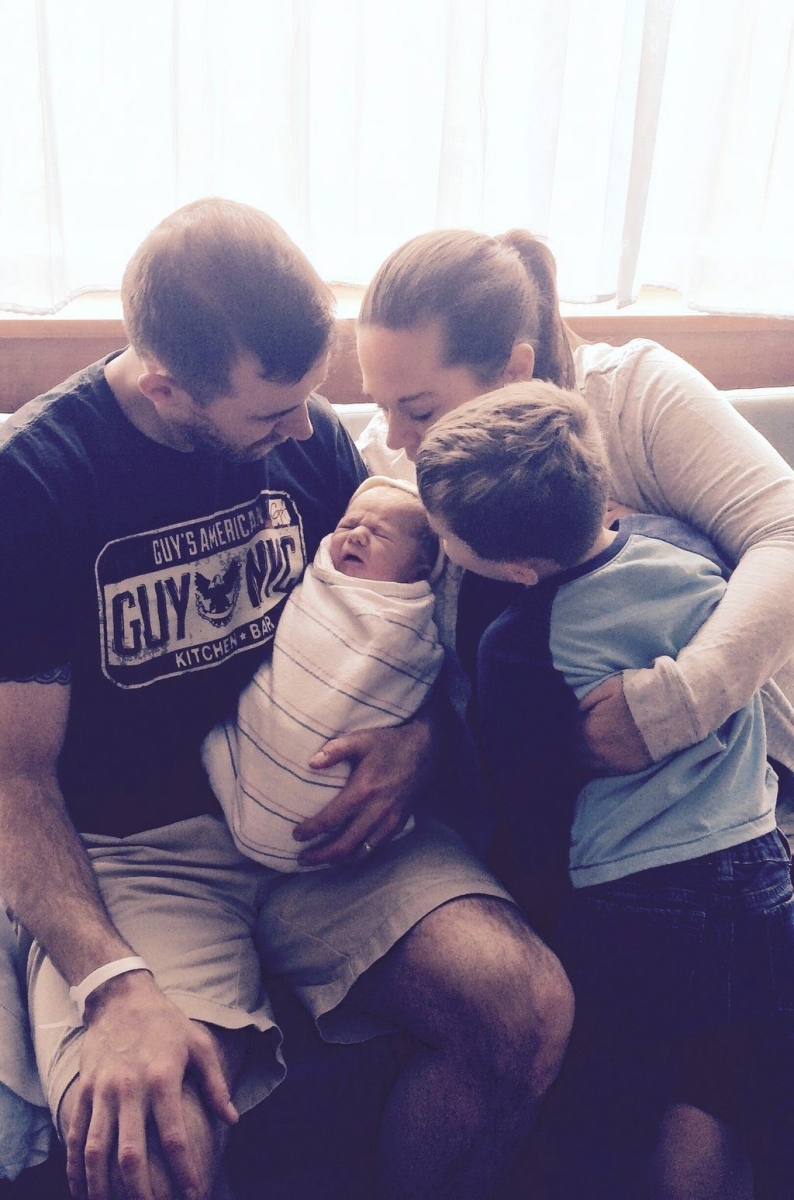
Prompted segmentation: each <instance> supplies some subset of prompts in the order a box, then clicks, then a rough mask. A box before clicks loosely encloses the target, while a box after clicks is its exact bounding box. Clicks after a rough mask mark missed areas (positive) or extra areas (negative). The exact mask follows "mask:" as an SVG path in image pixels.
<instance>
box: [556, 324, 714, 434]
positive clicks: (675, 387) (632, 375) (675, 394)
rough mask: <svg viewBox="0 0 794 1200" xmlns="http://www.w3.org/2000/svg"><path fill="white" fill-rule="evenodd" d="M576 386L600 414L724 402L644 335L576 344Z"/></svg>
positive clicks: (645, 413) (650, 413)
mask: <svg viewBox="0 0 794 1200" xmlns="http://www.w3.org/2000/svg"><path fill="white" fill-rule="evenodd" d="M574 363H575V367H576V383H577V387H578V388H579V391H580V392H581V393H582V395H583V396H584V397H585V398H586V399H587V400H588V402H589V403H590V404H591V405H592V406H593V408H594V409H595V410H596V411H597V412H599V413H600V415H601V416H602V418H603V417H607V415H608V414H609V415H611V416H612V417H615V416H618V415H619V416H620V417H621V418H622V419H624V420H625V419H628V418H630V415H631V413H634V414H635V416H637V417H639V418H641V419H642V420H649V419H652V418H655V417H658V416H660V415H662V414H664V413H665V412H667V411H671V409H673V408H676V407H678V406H679V405H683V407H684V408H685V409H687V410H692V409H694V408H695V407H696V406H698V405H700V404H701V403H705V404H706V406H707V407H708V408H709V409H710V408H711V407H712V406H713V405H714V403H715V402H719V403H720V404H721V406H723V407H724V404H723V402H722V398H721V396H720V393H719V392H718V391H717V389H716V388H715V387H714V385H713V384H712V383H710V382H709V380H708V379H706V377H705V376H704V375H702V374H701V373H700V372H699V371H698V370H697V369H696V368H695V367H693V366H692V365H691V364H690V363H688V362H685V360H684V359H683V358H679V356H678V355H677V354H674V353H673V352H672V350H668V349H666V347H664V346H660V345H659V343H658V342H653V341H650V340H648V339H646V338H633V339H632V340H631V341H630V342H626V343H625V344H624V345H622V346H612V345H609V344H607V343H604V342H596V343H590V344H582V345H580V346H578V347H577V348H576V350H575V351H574Z"/></svg>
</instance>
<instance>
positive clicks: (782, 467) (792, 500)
mask: <svg viewBox="0 0 794 1200" xmlns="http://www.w3.org/2000/svg"><path fill="white" fill-rule="evenodd" d="M593 349H596V348H593ZM584 385H585V386H584V390H585V395H586V396H588V399H592V401H593V403H594V406H595V407H596V409H597V411H598V413H599V418H600V420H601V422H602V428H603V430H604V432H605V435H606V440H607V448H608V453H609V458H610V465H611V467H612V471H613V483H614V491H615V498H616V499H617V500H619V501H621V502H623V503H625V504H628V505H629V506H632V507H635V508H641V509H644V510H645V511H650V512H658V513H664V514H669V515H673V516H677V517H679V518H680V519H682V520H684V521H688V522H690V524H692V525H694V526H696V527H697V528H698V529H700V530H702V532H703V533H705V534H706V536H707V537H709V538H710V539H711V540H712V541H713V542H714V543H715V545H716V546H717V548H718V549H719V550H720V551H721V553H722V554H723V555H724V557H725V558H726V559H728V561H730V562H733V563H736V567H735V570H734V572H733V575H732V577H731V580H730V583H729V586H728V589H727V591H726V594H725V597H724V598H723V600H722V602H721V603H720V604H719V605H718V607H717V608H716V610H715V611H714V613H713V615H712V616H711V617H710V618H709V620H708V621H707V622H706V623H705V625H704V626H703V627H702V629H701V630H700V631H699V633H698V634H697V635H696V637H695V638H694V639H693V640H692V642H691V643H690V644H689V645H688V646H686V647H685V648H684V649H683V650H682V651H681V652H680V654H679V655H678V658H677V659H676V660H675V661H674V660H673V659H669V658H661V659H658V660H657V661H656V663H655V664H654V666H653V667H652V668H649V669H646V670H637V671H627V672H625V674H624V675H623V694H624V696H625V701H626V704H627V705H628V709H629V711H630V713H631V716H632V718H633V720H634V723H635V725H636V729H637V730H638V731H639V733H640V735H641V738H642V741H643V742H644V744H645V746H646V747H647V750H648V752H649V754H650V756H651V758H652V759H654V760H657V761H658V760H659V759H661V758H663V757H665V756H666V755H667V754H670V753H673V752H675V751H677V750H680V749H682V748H684V747H685V746H688V745H692V744H694V743H695V742H697V741H700V740H701V739H702V738H703V737H705V736H706V734H707V733H709V732H711V731H712V730H714V729H717V728H718V727H719V726H720V725H721V724H722V723H723V721H725V720H726V719H727V718H728V717H729V716H730V715H731V713H733V712H736V711H737V709H739V708H741V707H742V706H743V705H744V704H746V703H747V702H748V700H749V699H750V697H751V696H752V694H753V693H754V692H755V691H757V690H758V689H759V688H760V687H761V686H762V685H763V684H764V683H766V681H767V680H768V679H769V678H770V677H771V676H772V675H773V674H774V673H775V672H776V671H777V670H778V669H779V668H780V667H781V666H783V665H784V664H785V663H787V662H788V661H789V659H791V658H792V656H793V655H794V603H793V602H792V598H793V597H794V472H792V471H791V470H790V468H789V467H788V466H787V465H786V463H785V462H784V461H783V459H782V458H781V457H780V456H779V455H778V454H777V453H776V452H775V451H774V450H773V449H772V447H771V446H770V445H769V444H768V442H766V441H765V439H764V438H762V437H761V435H760V434H758V433H757V432H756V431H755V430H754V429H753V428H752V427H751V426H750V425H749V424H748V423H747V422H746V421H744V420H743V419H742V418H741V417H740V416H739V415H738V414H737V413H736V412H735V411H734V410H733V408H732V407H731V405H730V404H729V403H728V402H727V401H726V400H725V399H724V397H722V396H720V394H719V393H718V392H717V391H716V390H715V389H714V388H713V387H712V386H711V384H710V383H708V381H707V380H705V379H704V378H703V376H701V375H700V374H699V373H698V372H697V371H695V370H694V368H692V367H690V366H689V365H688V364H686V363H684V362H683V361H682V360H681V359H678V358H677V357H676V356H675V355H672V354H670V353H669V352H668V351H665V350H663V349H662V348H661V347H659V346H655V345H653V344H651V343H643V344H634V347H633V348H632V347H628V348H626V355H625V359H624V361H623V362H622V364H621V365H620V367H618V369H616V370H614V371H613V372H611V373H609V372H606V371H603V370H599V371H598V372H593V373H592V375H591V374H586V375H585V378H584ZM594 697H595V693H593V694H591V697H590V700H591V703H592V701H593V699H594ZM585 735H586V736H587V729H586V727H585Z"/></svg>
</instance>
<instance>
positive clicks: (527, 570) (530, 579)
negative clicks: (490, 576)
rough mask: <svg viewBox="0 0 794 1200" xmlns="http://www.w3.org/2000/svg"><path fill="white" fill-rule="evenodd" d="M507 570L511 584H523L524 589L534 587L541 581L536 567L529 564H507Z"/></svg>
mask: <svg viewBox="0 0 794 1200" xmlns="http://www.w3.org/2000/svg"><path fill="white" fill-rule="evenodd" d="M505 569H506V571H507V574H508V576H509V578H510V581H511V583H521V584H523V585H524V587H534V586H535V584H536V583H537V582H538V580H539V579H540V576H539V575H538V573H537V571H536V570H535V568H534V566H533V565H532V563H529V562H511V563H505Z"/></svg>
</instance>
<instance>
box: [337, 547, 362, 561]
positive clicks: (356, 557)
mask: <svg viewBox="0 0 794 1200" xmlns="http://www.w3.org/2000/svg"><path fill="white" fill-rule="evenodd" d="M342 562H357V563H362V564H363V562H364V559H363V558H361V556H360V555H359V554H353V552H352V551H351V550H348V552H347V554H344V555H343V556H342Z"/></svg>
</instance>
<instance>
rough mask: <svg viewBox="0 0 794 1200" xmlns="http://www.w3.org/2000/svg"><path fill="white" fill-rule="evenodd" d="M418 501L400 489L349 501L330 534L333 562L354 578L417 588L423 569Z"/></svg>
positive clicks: (371, 492) (370, 492) (375, 491)
mask: <svg viewBox="0 0 794 1200" xmlns="http://www.w3.org/2000/svg"><path fill="white" fill-rule="evenodd" d="M423 520H424V517H423V515H422V509H421V506H420V505H419V502H418V501H412V499H411V497H410V496H407V495H405V494H404V493H403V492H402V491H401V490H400V489H399V488H394V487H385V486H384V487H374V488H370V489H369V490H368V491H366V492H364V493H362V495H360V496H357V497H356V499H355V500H353V501H351V503H350V506H349V507H348V510H347V512H346V513H345V515H344V516H343V517H342V520H341V521H340V522H339V524H338V525H337V527H336V529H335V530H334V532H333V534H332V535H331V561H332V562H333V564H334V566H335V567H336V569H337V571H341V572H342V574H343V575H351V576H353V577H354V578H356V579H378V580H383V581H385V580H390V581H391V582H392V583H413V582H414V581H415V580H416V579H419V578H420V576H421V575H422V574H424V573H426V572H424V571H423V570H422V566H423V563H422V552H421V545H420V542H419V539H418V538H417V531H418V529H419V527H420V522H421V521H423Z"/></svg>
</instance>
